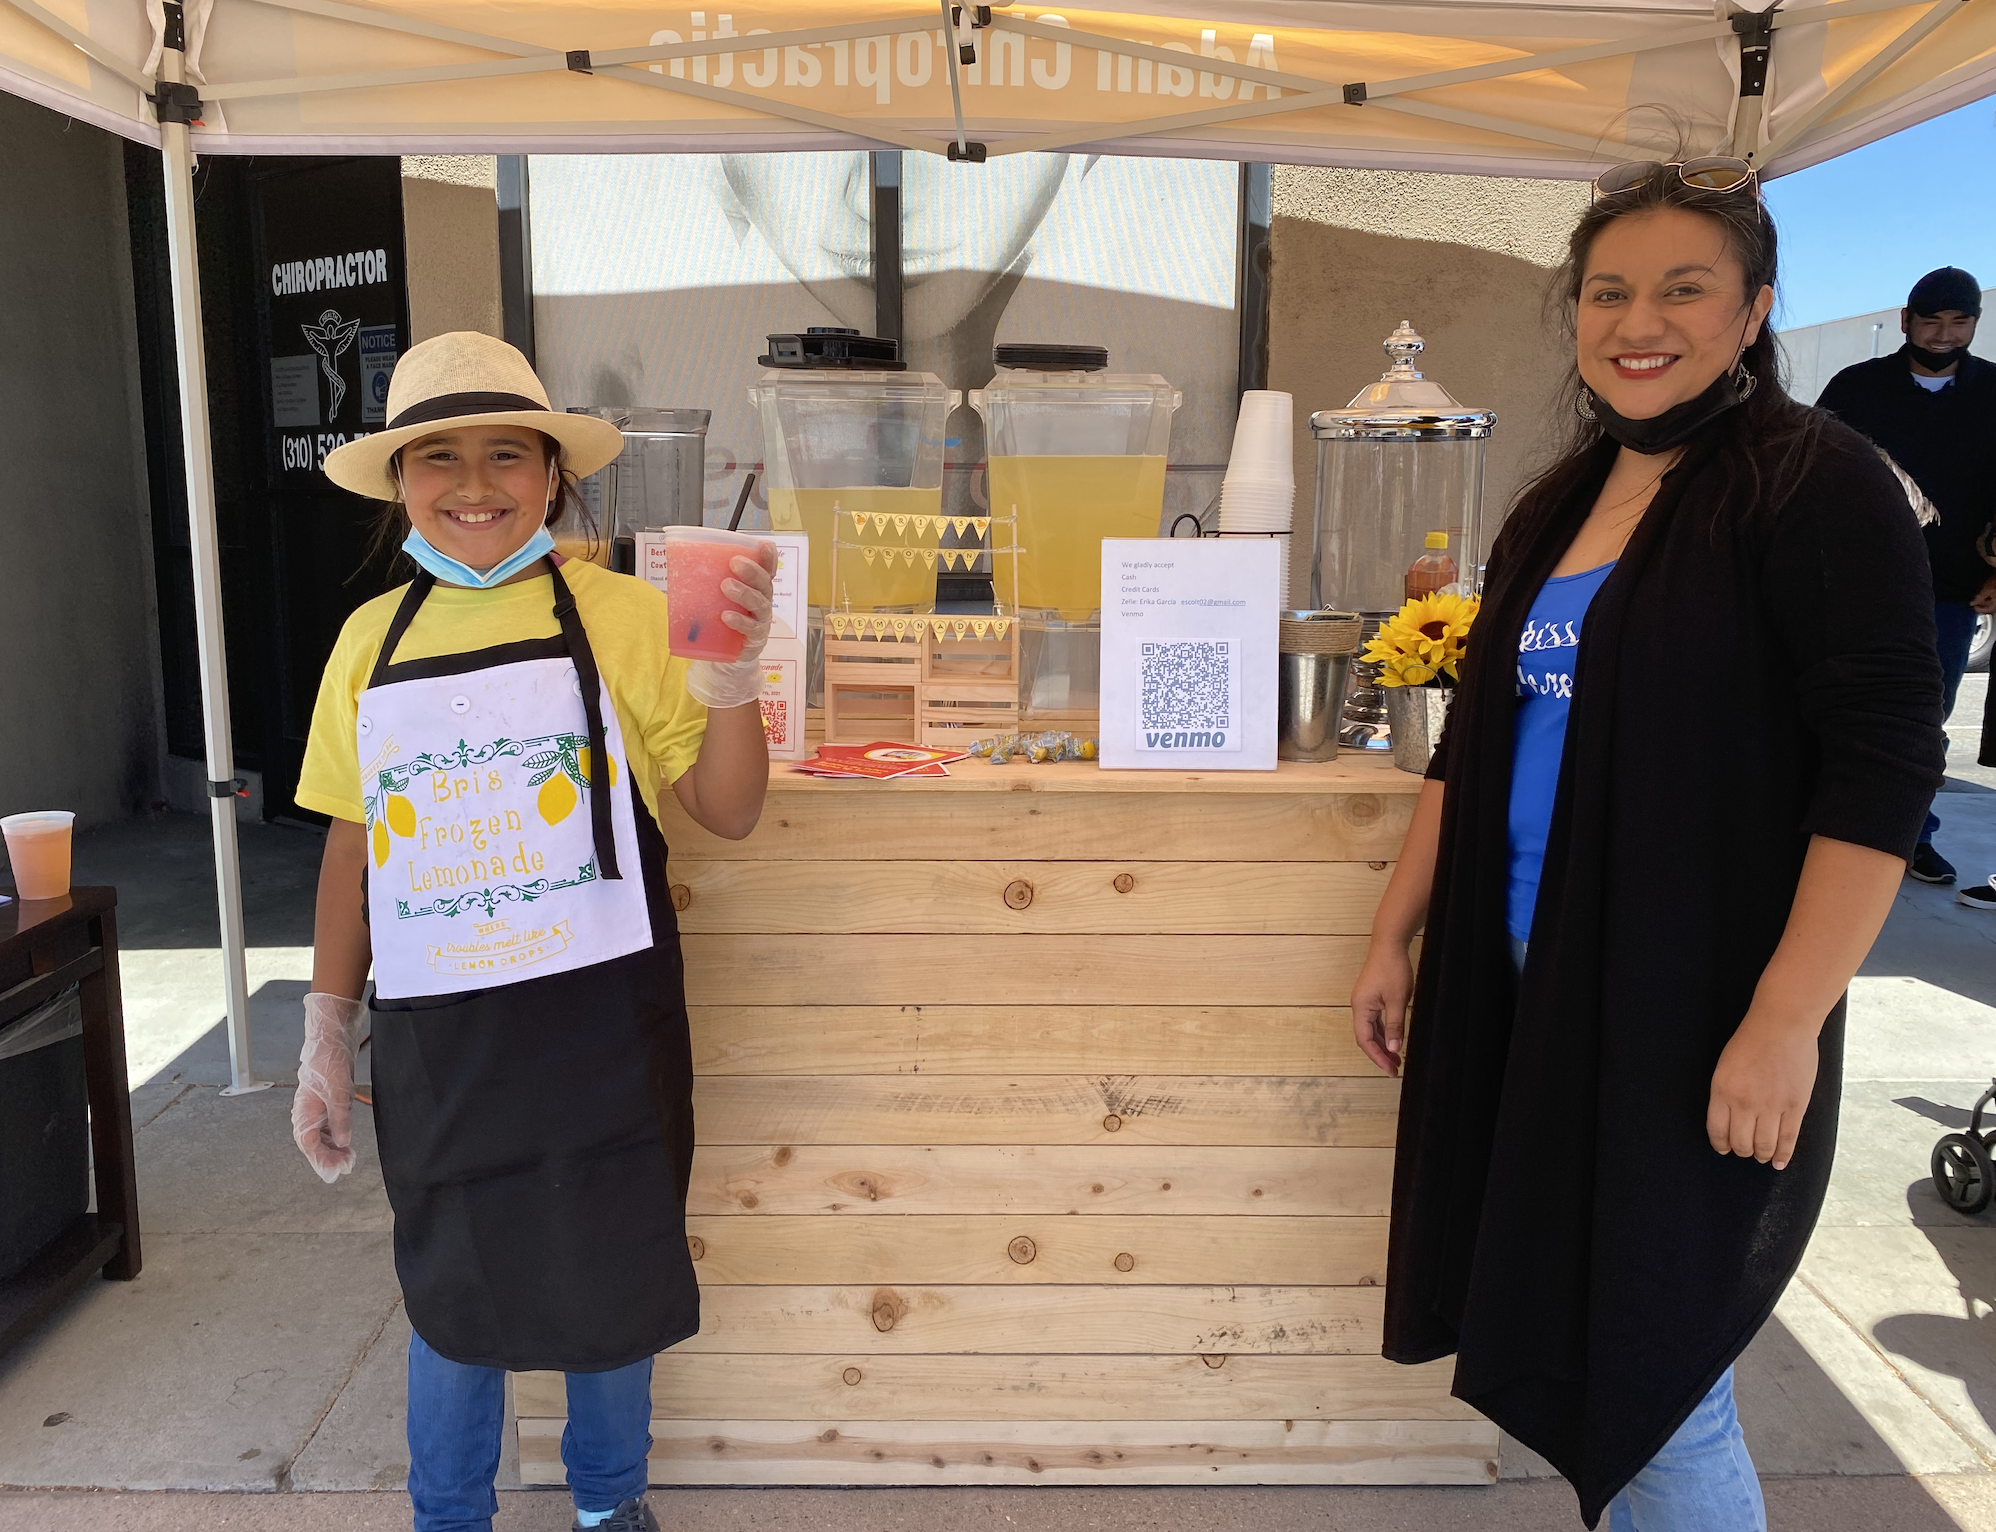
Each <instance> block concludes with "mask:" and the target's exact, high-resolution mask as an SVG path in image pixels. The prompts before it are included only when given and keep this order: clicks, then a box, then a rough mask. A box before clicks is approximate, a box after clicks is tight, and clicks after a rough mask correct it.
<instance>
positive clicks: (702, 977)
mask: <svg viewBox="0 0 1996 1532" xmlns="http://www.w3.org/2000/svg"><path fill="white" fill-rule="evenodd" d="M681 946H682V947H683V949H684V951H685V954H686V1001H687V1004H689V1005H740V1004H745V1003H753V1004H757V1005H811V1004H814V1003H820V1002H823V1001H827V1000H833V1001H837V1002H838V1003H840V1004H843V1005H992V1004H1000V1003H1003V1004H1013V1005H1147V1006H1148V1005H1313V1004H1314V1005H1335V1004H1339V1003H1342V1002H1344V1001H1346V1000H1348V999H1349V998H1350V996H1351V986H1352V982H1353V981H1354V980H1355V979H1356V978H1357V977H1358V970H1359V965H1360V964H1361V963H1362V962H1363V961H1364V959H1365V947H1366V938H1365V937H1363V936H1207V937H1198V936H961V935H959V936H818V935H814V936H688V937H686V938H684V939H683V940H682V942H681Z"/></svg>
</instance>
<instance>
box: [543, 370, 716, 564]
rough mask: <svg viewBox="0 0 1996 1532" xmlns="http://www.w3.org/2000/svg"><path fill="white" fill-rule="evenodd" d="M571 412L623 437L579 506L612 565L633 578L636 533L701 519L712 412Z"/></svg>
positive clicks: (607, 408) (603, 408) (605, 408)
mask: <svg viewBox="0 0 1996 1532" xmlns="http://www.w3.org/2000/svg"><path fill="white" fill-rule="evenodd" d="M574 413H576V414H580V415H594V416H596V417H597V418H598V419H600V420H607V421H609V422H610V424H612V425H613V426H615V427H616V428H617V429H618V430H620V431H622V432H623V433H624V450H623V451H622V452H620V453H619V454H618V455H617V458H616V461H615V462H613V463H611V464H610V465H609V466H608V467H606V468H604V469H603V470H602V472H601V473H599V474H597V475H595V476H594V478H593V480H589V479H586V480H584V481H583V502H584V504H586V505H588V507H589V509H590V510H591V511H592V512H594V513H595V516H596V524H597V525H598V526H599V527H600V528H601V529H602V530H603V531H604V532H606V533H607V534H608V535H609V537H610V539H611V542H610V549H611V553H610V562H611V567H612V568H613V569H615V570H617V571H618V572H619V573H620V574H635V573H636V572H637V534H638V533H640V532H656V531H659V530H661V529H663V528H665V527H697V526H699V525H700V523H701V521H702V519H703V518H704V515H705V511H706V495H707V426H708V423H709V422H710V421H711V420H712V419H713V411H712V410H692V409H688V410H655V409H642V408H631V407H627V406H622V405H598V406H594V407H591V408H587V409H580V410H576V411H574Z"/></svg>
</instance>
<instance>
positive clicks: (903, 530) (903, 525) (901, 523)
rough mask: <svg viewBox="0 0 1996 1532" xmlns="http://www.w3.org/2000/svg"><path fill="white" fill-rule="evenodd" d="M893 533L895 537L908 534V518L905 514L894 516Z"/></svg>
mask: <svg viewBox="0 0 1996 1532" xmlns="http://www.w3.org/2000/svg"><path fill="white" fill-rule="evenodd" d="M894 535H895V536H896V537H906V536H907V535H908V518H907V517H906V516H896V517H895V518H894Z"/></svg>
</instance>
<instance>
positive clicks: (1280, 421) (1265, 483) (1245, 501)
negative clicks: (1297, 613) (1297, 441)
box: [1220, 389, 1296, 608]
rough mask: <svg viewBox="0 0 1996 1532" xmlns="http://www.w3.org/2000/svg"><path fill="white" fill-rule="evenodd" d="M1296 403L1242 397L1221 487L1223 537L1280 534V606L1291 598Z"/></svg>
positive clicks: (1257, 394) (1270, 393)
mask: <svg viewBox="0 0 1996 1532" xmlns="http://www.w3.org/2000/svg"><path fill="white" fill-rule="evenodd" d="M1294 419H1295V400H1294V398H1293V397H1292V396H1290V395H1289V394H1284V393H1277V392H1275V391H1274V390H1272V389H1251V390H1249V391H1248V392H1247V393H1244V394H1242V395H1241V412H1240V415H1239V417H1238V419H1237V420H1236V421H1235V423H1234V450H1233V455H1232V456H1231V457H1229V458H1228V459H1227V477H1226V480H1225V482H1223V483H1222V484H1221V486H1220V534H1221V535H1222V536H1223V537H1225V536H1236V535H1247V536H1254V535H1261V536H1266V535H1268V534H1270V533H1275V534H1279V535H1277V537H1276V544H1277V546H1279V547H1280V548H1281V550H1282V574H1281V583H1280V585H1279V587H1278V591H1279V594H1278V596H1277V602H1276V604H1277V605H1278V606H1281V607H1284V608H1286V607H1288V606H1289V605H1291V602H1290V600H1289V533H1290V529H1291V526H1292V523H1293V520H1294V517H1295V512H1296V456H1295V445H1294V442H1293V439H1292V437H1291V435H1290V432H1291V428H1292V425H1293V422H1294Z"/></svg>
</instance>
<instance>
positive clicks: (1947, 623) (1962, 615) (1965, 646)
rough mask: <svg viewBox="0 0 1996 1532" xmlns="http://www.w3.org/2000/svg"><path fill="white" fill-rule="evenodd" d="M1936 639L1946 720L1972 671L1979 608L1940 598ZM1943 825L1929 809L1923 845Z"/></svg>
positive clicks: (1935, 611)
mask: <svg viewBox="0 0 1996 1532" xmlns="http://www.w3.org/2000/svg"><path fill="white" fill-rule="evenodd" d="M1934 639H1935V644H1934V647H1935V648H1936V649H1937V650H1938V651H1939V653H1940V658H1941V714H1942V721H1943V722H1945V721H1946V716H1947V715H1948V714H1949V713H1952V712H1953V711H1954V699H1955V695H1956V693H1958V692H1959V691H1960V690H1961V678H1962V676H1963V675H1965V674H1966V673H1967V671H1968V650H1969V647H1970V645H1972V644H1973V643H1974V642H1975V608H1974V607H1972V606H1970V605H1969V604H1968V603H1967V602H1966V601H1936V602H1935V603H1934ZM1940 827H1941V821H1940V816H1939V815H1937V814H1935V813H1934V811H1933V810H1932V809H1928V810H1927V822H1926V825H1925V826H1924V827H1923V828H1922V829H1921V831H1920V844H1922V845H1925V844H1927V843H1928V842H1929V841H1931V840H1932V839H1933V838H1934V831H1936V830H1938V829H1939V828H1940Z"/></svg>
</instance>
